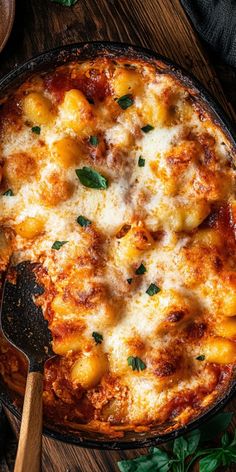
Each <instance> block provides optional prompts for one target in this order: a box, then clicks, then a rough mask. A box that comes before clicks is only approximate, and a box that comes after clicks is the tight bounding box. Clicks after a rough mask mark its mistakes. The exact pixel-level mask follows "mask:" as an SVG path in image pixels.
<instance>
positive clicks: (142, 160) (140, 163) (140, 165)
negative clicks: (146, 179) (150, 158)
mask: <svg viewBox="0 0 236 472" xmlns="http://www.w3.org/2000/svg"><path fill="white" fill-rule="evenodd" d="M138 166H139V167H144V166H145V159H143V158H142V156H139V158H138Z"/></svg>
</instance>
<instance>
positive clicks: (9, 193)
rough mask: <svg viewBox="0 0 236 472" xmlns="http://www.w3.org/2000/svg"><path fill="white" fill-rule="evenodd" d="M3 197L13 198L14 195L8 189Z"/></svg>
mask: <svg viewBox="0 0 236 472" xmlns="http://www.w3.org/2000/svg"><path fill="white" fill-rule="evenodd" d="M3 195H4V196H5V197H13V196H14V193H13V191H12V189H11V188H9V189H8V190H6V192H4V193H3Z"/></svg>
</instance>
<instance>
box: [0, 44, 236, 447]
mask: <svg viewBox="0 0 236 472" xmlns="http://www.w3.org/2000/svg"><path fill="white" fill-rule="evenodd" d="M104 56H105V57H106V58H108V59H109V60H111V61H112V60H114V61H115V60H116V59H117V58H119V59H120V60H122V59H123V60H124V58H127V60H128V59H129V60H131V61H132V60H133V61H134V62H135V61H145V63H147V64H148V65H153V64H155V66H156V67H157V68H158V70H159V71H160V73H162V74H165V73H168V74H169V75H170V76H172V77H173V78H174V79H176V80H177V81H178V82H180V83H181V84H182V85H183V86H184V87H185V88H186V89H187V90H189V91H191V94H192V98H194V99H195V100H196V102H197V104H198V105H199V106H200V107H202V109H203V110H204V111H206V112H207V113H208V114H209V116H210V117H211V120H212V121H213V122H216V123H217V125H218V126H219V128H220V130H221V131H222V132H223V134H224V135H225V136H226V139H227V140H228V141H229V143H230V144H231V146H232V149H233V148H234V147H235V140H234V137H233V131H232V129H231V127H230V124H229V123H228V121H227V119H226V118H225V117H224V115H223V113H222V111H221V110H220V108H219V107H218V106H217V105H215V104H214V103H213V101H212V99H211V98H210V97H209V96H208V94H207V93H206V92H205V91H204V89H203V88H202V86H201V85H200V84H198V83H197V82H196V81H195V80H194V79H192V78H191V77H189V76H188V75H187V74H185V72H183V71H182V70H181V69H180V68H178V67H177V66H175V65H174V64H172V63H171V62H170V61H168V60H167V59H165V58H162V57H160V56H158V55H156V54H154V53H152V52H150V51H147V50H144V49H142V48H137V47H133V46H128V45H123V44H113V43H87V44H78V45H70V46H66V47H64V48H60V49H56V50H53V51H50V52H48V53H45V54H42V55H41V56H38V57H37V58H36V59H34V60H32V61H29V62H27V63H26V64H25V65H23V66H21V67H19V68H18V69H17V70H16V71H13V72H12V73H10V74H9V75H8V76H6V77H5V78H3V79H2V80H1V82H0V87H1V94H2V95H4V94H6V93H7V92H8V91H10V90H11V89H12V88H15V87H17V86H18V85H19V84H21V83H23V82H24V81H25V80H26V79H28V77H30V76H31V75H32V73H34V74H35V73H41V72H44V71H48V70H51V69H53V68H54V67H56V66H59V65H62V64H67V63H68V62H71V61H76V60H79V61H82V62H83V61H86V60H95V59H97V58H100V57H104ZM124 96H125V97H126V98H125V106H127V98H128V101H129V100H131V97H130V96H128V95H124ZM124 96H123V97H122V98H123V99H124ZM123 106H124V101H123V104H122V106H121V108H122V109H124V108H123ZM147 126H148V125H146V126H143V128H141V129H142V130H143V132H145V133H146V132H147V131H151V130H152V129H153V128H152V126H151V127H150V125H149V129H148V130H147V129H145V128H147ZM92 137H93V138H94V136H92ZM234 149H235V148H234ZM171 157H172V156H171ZM172 160H173V159H172ZM142 165H143V163H142V162H141V165H139V166H140V167H142ZM81 226H82V225H81ZM128 230H129V228H128ZM177 231H178V229H177ZM191 231H192V228H191ZM120 237H121V236H119V237H118V239H119V238H120ZM57 242H58V241H57ZM64 242H65V241H64ZM141 265H142V264H141ZM140 267H141V266H140ZM137 270H138V268H137ZM136 274H138V272H137V271H136ZM127 280H128V279H127ZM129 280H130V279H129ZM128 283H129V282H128ZM151 286H152V287H151ZM149 289H151V292H152V293H150V290H149ZM149 289H148V290H149V292H148V291H146V293H148V295H150V296H152V295H153V294H155V293H158V292H157V290H158V287H157V286H156V285H155V284H151V285H150V287H149ZM153 289H154V292H155V293H153ZM131 357H132V356H131ZM198 357H204V356H201V355H200V356H198ZM128 359H129V358H128ZM134 359H136V360H137V359H138V358H137V357H136V358H134ZM199 360H200V361H202V360H204V359H199ZM128 362H129V361H128ZM132 362H133V361H132V360H131V366H132V369H133V370H135V367H136V366H135V365H133V364H132ZM135 362H136V361H135ZM139 362H140V359H139ZM129 365H130V364H129ZM165 366H166V365H165ZM145 367H146V366H145V365H144V366H143V363H142V364H141V368H140V369H137V368H136V370H143V369H144V368H145ZM165 368H166V367H165ZM169 368H170V365H169V364H167V370H168V369H169ZM171 368H172V366H171ZM164 375H166V373H164ZM2 390H3V392H2V394H1V398H2V400H3V401H4V402H5V403H7V405H8V406H9V408H10V409H11V410H12V411H13V412H14V413H15V414H17V409H16V408H15V407H14V406H13V401H12V399H10V398H12V393H11V392H9V391H8V392H7V390H6V387H3V389H2ZM234 391H235V375H234V373H233V374H232V375H231V378H230V381H229V383H228V385H227V391H226V390H224V391H223V392H222V391H220V392H219V394H218V396H217V400H216V401H215V400H214V401H213V402H212V403H211V404H210V406H209V407H206V408H205V409H204V413H203V414H202V413H201V415H200V417H199V418H198V417H195V419H194V421H189V422H187V423H186V425H185V426H184V427H178V429H175V430H172V424H171V421H170V422H168V423H166V424H162V425H159V426H152V427H151V428H150V429H149V430H148V431H147V430H142V428H141V429H140V430H139V431H138V428H137V429H136V431H132V430H128V431H125V432H124V435H123V437H121V438H114V437H111V438H109V436H107V435H106V434H103V433H102V432H99V433H98V432H94V431H89V430H86V428H83V432H81V431H80V432H76V433H72V431H68V429H67V430H66V429H65V432H64V431H62V427H61V426H60V427H56V426H55V428H53V430H51V429H50V430H49V429H47V428H45V433H46V434H49V435H50V436H51V437H54V438H56V439H60V440H63V441H66V442H71V443H74V444H79V445H82V446H83V447H98V448H103V447H104V448H111V449H116V448H131V447H144V446H149V445H153V444H158V443H159V442H163V441H167V440H169V439H172V438H174V437H176V436H178V435H180V434H183V433H184V432H187V431H188V430H191V429H193V428H196V427H197V426H198V424H199V421H203V419H207V418H208V417H209V416H210V415H211V414H213V413H214V412H216V411H217V410H218V409H219V408H221V407H222V406H223V405H224V404H225V402H226V401H227V400H228V399H229V398H230V397H231V395H232V394H233V393H234ZM173 408H174V407H173ZM195 416H196V415H195Z"/></svg>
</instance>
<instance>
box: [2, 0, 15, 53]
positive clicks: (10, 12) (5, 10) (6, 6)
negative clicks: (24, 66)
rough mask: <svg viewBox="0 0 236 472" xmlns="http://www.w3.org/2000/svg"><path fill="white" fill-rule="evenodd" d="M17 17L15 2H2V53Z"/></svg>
mask: <svg viewBox="0 0 236 472" xmlns="http://www.w3.org/2000/svg"><path fill="white" fill-rule="evenodd" d="M14 16H15V0H0V51H2V49H3V48H4V46H5V44H6V42H7V40H8V37H9V35H10V33H11V29H12V25H13V21H14Z"/></svg>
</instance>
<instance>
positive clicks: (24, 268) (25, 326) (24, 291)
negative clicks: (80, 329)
mask: <svg viewBox="0 0 236 472" xmlns="http://www.w3.org/2000/svg"><path fill="white" fill-rule="evenodd" d="M35 268H36V264H32V263H30V262H28V261H26V262H22V263H20V264H18V265H17V266H15V267H9V269H8V272H7V275H6V280H5V283H4V288H3V297H2V309H1V326H2V331H3V333H4V335H5V337H6V338H7V339H8V341H10V342H11V344H13V345H14V346H15V347H17V348H18V349H20V350H21V351H22V352H23V353H24V354H26V356H27V357H28V360H29V371H28V377H27V382H26V390H25V399H24V406H23V413H22V421H21V429H20V438H19V444H18V450H17V456H16V462H15V469H14V472H39V471H40V469H41V448H42V392H43V369H44V363H45V361H46V359H48V358H50V357H52V356H53V355H54V354H53V351H52V347H51V340H52V338H51V334H50V331H49V330H48V324H47V321H46V320H45V319H44V318H43V313H42V310H41V308H40V307H39V306H37V305H36V304H35V303H34V299H35V298H36V297H37V296H38V295H41V294H42V293H43V292H44V289H43V288H42V287H41V286H39V285H38V283H37V282H36V277H35V273H34V270H35Z"/></svg>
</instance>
